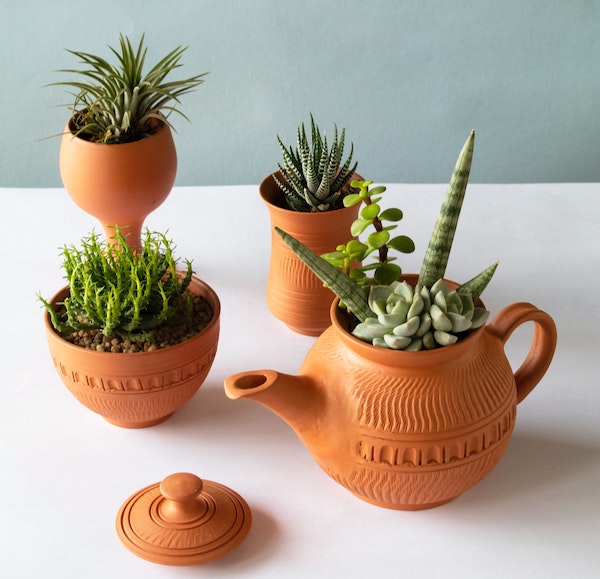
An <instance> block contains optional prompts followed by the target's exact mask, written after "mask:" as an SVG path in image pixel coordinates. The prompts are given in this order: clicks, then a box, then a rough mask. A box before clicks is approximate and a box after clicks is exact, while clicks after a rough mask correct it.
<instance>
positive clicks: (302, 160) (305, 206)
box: [275, 115, 357, 212]
mask: <svg viewBox="0 0 600 579" xmlns="http://www.w3.org/2000/svg"><path fill="white" fill-rule="evenodd" d="M310 124H311V141H310V143H309V140H308V137H307V134H306V129H305V128H304V123H302V124H301V125H300V126H299V127H298V139H297V147H296V150H294V149H293V148H292V147H289V149H288V148H286V146H285V145H284V144H283V143H282V141H281V139H280V138H279V136H278V137H277V141H278V142H279V146H280V147H281V151H282V154H283V165H282V164H281V163H278V167H279V169H280V171H281V174H282V176H283V178H284V180H285V182H283V181H280V180H278V179H277V178H275V181H276V182H277V184H278V185H279V188H280V189H281V190H282V191H283V193H284V195H285V199H286V202H287V204H288V206H289V207H290V208H291V209H293V210H294V211H306V212H308V211H330V210H332V209H338V208H340V207H342V199H343V196H344V193H345V192H347V191H348V190H349V186H348V184H349V182H350V179H352V175H353V174H354V172H355V171H356V167H357V163H354V165H353V166H352V167H350V163H351V162H352V155H353V152H354V146H352V147H351V149H350V155H349V156H348V158H347V159H346V161H345V163H344V165H343V166H341V162H342V154H343V152H344V139H345V136H346V130H345V129H342V132H341V133H340V135H339V139H338V130H337V126H336V127H335V128H334V131H335V132H334V136H333V142H332V143H331V149H330V148H329V147H328V144H327V136H326V135H325V133H323V135H321V131H320V130H319V127H318V125H317V124H316V123H315V120H314V118H313V116H312V115H311V117H310Z"/></svg>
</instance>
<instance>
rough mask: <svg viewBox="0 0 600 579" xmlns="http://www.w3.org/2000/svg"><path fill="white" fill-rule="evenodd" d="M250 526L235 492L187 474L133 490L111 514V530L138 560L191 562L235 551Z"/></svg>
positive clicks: (243, 504) (243, 503)
mask: <svg viewBox="0 0 600 579" xmlns="http://www.w3.org/2000/svg"><path fill="white" fill-rule="evenodd" d="M251 525H252V514H251V511H250V507H248V504H247V503H246V501H244V499H243V498H242V497H241V496H240V495H238V494H237V493H236V492H235V491H232V490H231V489H229V488H227V487H226V486H223V485H221V484H218V483H216V482H212V481H208V480H201V479H199V478H198V477H197V476H195V475H193V474H190V473H176V474H172V475H170V476H168V477H166V478H165V479H163V480H162V482H161V483H157V484H153V485H150V486H148V487H146V488H144V489H142V490H140V491H139V492H137V493H135V494H134V495H132V496H131V497H129V499H127V501H125V503H124V504H123V506H122V507H121V509H120V510H119V513H118V515H117V521H116V527H117V534H118V535H119V538H120V539H121V541H122V542H123V544H124V545H125V546H126V547H127V548H128V549H129V550H130V551H131V552H132V553H134V554H136V555H137V556H138V557H141V558H142V559H146V560H148V561H152V562H153V563H161V564H163V565H197V564H200V563H208V562H209V561H214V560H215V559H218V558H220V557H222V556H224V555H226V554H227V553H229V552H231V551H232V550H233V549H235V548H236V547H237V546H238V545H239V544H240V543H241V542H242V541H243V540H244V539H245V538H246V536H247V534H248V532H249V531H250V527H251Z"/></svg>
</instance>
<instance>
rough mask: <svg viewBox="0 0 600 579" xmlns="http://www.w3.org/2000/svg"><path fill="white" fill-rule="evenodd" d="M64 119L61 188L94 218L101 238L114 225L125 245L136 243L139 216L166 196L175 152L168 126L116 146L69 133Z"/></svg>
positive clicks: (109, 233)
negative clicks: (116, 226) (87, 139)
mask: <svg viewBox="0 0 600 579" xmlns="http://www.w3.org/2000/svg"><path fill="white" fill-rule="evenodd" d="M70 123H71V121H69V123H67V126H66V127H65V132H64V135H63V138H62V142H61V147H60V174H61V177H62V181H63V184H64V186H65V189H66V190H67V192H68V193H69V195H70V196H71V198H72V199H73V201H75V203H77V205H78V206H79V207H81V208H82V209H83V210H84V211H86V212H87V213H89V214H91V215H93V216H94V217H96V218H97V219H98V220H99V221H100V223H101V224H102V227H103V228H104V232H105V234H106V238H107V240H110V239H112V237H113V236H114V226H115V225H118V226H119V227H120V228H122V229H123V234H124V235H127V242H128V244H129V245H130V246H131V247H140V245H141V231H142V227H143V223H144V220H145V219H146V217H147V216H148V215H149V214H150V213H151V212H152V211H154V210H155V209H156V208H157V207H158V206H159V205H160V204H161V203H162V202H163V201H164V200H165V199H166V198H167V197H168V195H169V193H170V192H171V189H172V188H173V184H174V182H175V175H176V173H177V153H176V151H175V144H174V142H173V136H172V134H171V129H170V128H169V125H167V124H166V123H163V125H162V126H161V128H160V129H159V130H158V131H157V132H156V133H155V134H153V135H152V136H150V137H146V138H144V139H141V140H139V141H134V142H131V143H122V144H111V145H106V144H100V143H92V142H90V141H86V140H85V139H81V138H79V137H76V136H75V135H73V133H72V132H71V129H70V126H71V125H70Z"/></svg>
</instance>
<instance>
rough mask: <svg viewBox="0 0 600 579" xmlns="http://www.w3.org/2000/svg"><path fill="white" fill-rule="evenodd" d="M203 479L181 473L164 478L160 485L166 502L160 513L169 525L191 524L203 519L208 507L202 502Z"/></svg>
mask: <svg viewBox="0 0 600 579" xmlns="http://www.w3.org/2000/svg"><path fill="white" fill-rule="evenodd" d="M203 486H204V485H203V483H202V479H200V478H199V477H197V476H196V475H195V474H191V473H187V472H179V473H175V474H171V475H169V476H168V477H166V478H164V479H163V480H162V481H161V483H160V493H161V494H162V496H163V497H164V500H163V501H162V502H161V503H160V506H159V513H160V515H161V518H162V519H163V520H164V521H167V522H169V523H189V522H191V521H195V520H197V519H199V518H200V517H202V516H203V515H204V514H205V513H206V511H207V509H208V506H207V504H206V501H203V500H200V496H201V494H202V488H203Z"/></svg>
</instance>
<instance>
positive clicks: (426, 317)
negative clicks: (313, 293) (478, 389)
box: [278, 132, 497, 351]
mask: <svg viewBox="0 0 600 579" xmlns="http://www.w3.org/2000/svg"><path fill="white" fill-rule="evenodd" d="M474 140H475V133H474V132H472V133H471V134H470V136H469V138H468V139H467V141H466V143H465V145H464V146H463V148H462V150H461V152H460V155H459V157H458V160H457V162H456V165H455V168H454V171H453V173H452V177H451V179H450V184H449V186H448V189H447V191H446V195H445V198H444V201H443V203H442V207H441V209H440V212H439V215H438V218H437V221H436V223H435V226H434V228H433V232H432V234H431V238H430V241H429V245H428V247H427V251H426V253H425V257H424V259H423V264H422V267H421V272H420V274H419V277H418V281H417V284H416V286H415V287H414V288H413V287H411V286H410V285H409V284H408V283H407V282H406V281H399V280H396V281H393V282H392V283H390V284H379V285H373V286H370V287H369V288H368V291H366V289H365V288H362V287H361V286H360V285H359V284H357V283H356V281H355V280H353V279H351V278H350V277H349V276H348V275H347V274H346V273H344V272H343V271H341V270H340V269H339V268H336V267H335V266H334V265H332V264H331V263H329V262H328V261H327V260H325V259H323V258H322V257H320V256H318V255H316V254H315V253H314V252H313V251H311V250H310V249H309V248H307V247H306V246H304V245H303V244H302V243H300V242H298V241H297V240H296V239H294V238H293V237H292V236H290V235H289V234H287V233H286V232H284V231H281V230H280V229H279V230H278V233H279V235H280V236H281V237H282V238H283V239H284V241H285V242H286V243H287V244H288V245H289V246H290V248H291V249H292V250H293V251H294V252H295V253H296V254H297V255H298V256H299V257H300V258H301V259H302V260H303V261H304V262H305V263H306V265H307V266H308V267H309V268H310V269H311V270H312V271H313V272H314V273H315V274H316V275H317V276H318V277H319V278H320V279H321V280H322V281H323V282H324V283H325V284H326V285H327V286H328V287H329V288H330V289H331V290H332V291H333V292H334V293H335V294H336V295H337V296H338V297H339V298H340V301H341V302H343V303H344V304H345V306H346V307H347V308H348V310H350V311H351V313H352V314H353V315H354V316H355V318H356V319H357V324H355V327H354V328H353V329H352V333H353V334H354V335H355V336H356V337H358V338H360V339H362V340H364V341H367V342H371V343H372V344H373V345H374V346H380V347H386V348H391V349H397V350H408V351H419V350H424V349H433V348H437V347H440V346H447V345H450V344H453V343H455V342H456V341H457V340H459V339H460V338H461V337H462V336H464V335H466V333H467V332H468V331H469V330H473V329H475V328H478V327H480V326H482V325H483V324H484V323H485V321H486V320H487V317H488V315H489V312H488V311H487V310H485V309H484V308H483V307H481V306H480V305H477V300H478V299H479V297H480V295H481V293H482V292H483V290H484V289H485V287H486V286H487V284H488V283H489V282H490V280H491V279H492V276H493V275H494V272H495V270H496V267H497V263H495V264H493V265H491V266H490V267H488V268H487V269H485V270H484V271H482V272H481V273H480V274H478V275H477V276H475V277H474V278H472V279H471V280H469V281H468V282H466V283H464V284H462V285H461V286H459V287H457V288H456V289H451V288H450V287H449V286H448V285H447V284H446V282H445V281H444V280H443V278H444V274H445V271H446V265H447V263H448V257H449V255H450V249H451V247H452V242H453V240H454V233H455V231H456V225H457V222H458V217H459V215H460V210H461V208H462V203H463V200H464V196H465V192H466V188H467V183H468V179H469V173H470V169H471V162H472V159H473V146H474Z"/></svg>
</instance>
